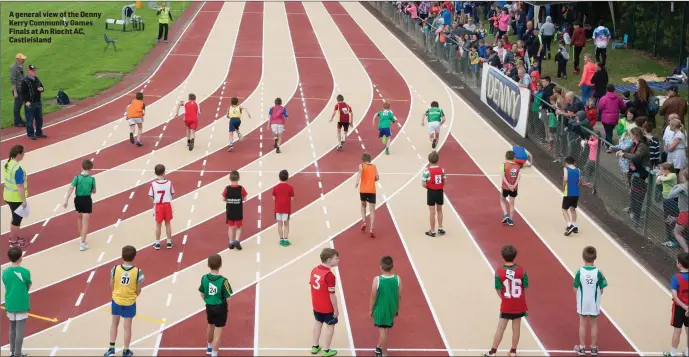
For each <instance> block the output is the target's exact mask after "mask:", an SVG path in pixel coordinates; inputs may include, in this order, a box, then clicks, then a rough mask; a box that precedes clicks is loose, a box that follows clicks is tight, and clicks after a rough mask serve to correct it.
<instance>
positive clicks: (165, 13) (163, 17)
mask: <svg viewBox="0 0 689 357" xmlns="http://www.w3.org/2000/svg"><path fill="white" fill-rule="evenodd" d="M158 23H161V24H169V23H170V9H168V8H167V7H166V8H164V9H160V15H158Z"/></svg>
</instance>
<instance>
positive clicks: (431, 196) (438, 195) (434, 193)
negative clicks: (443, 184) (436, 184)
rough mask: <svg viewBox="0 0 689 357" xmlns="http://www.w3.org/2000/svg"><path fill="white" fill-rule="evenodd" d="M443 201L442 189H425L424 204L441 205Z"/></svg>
mask: <svg viewBox="0 0 689 357" xmlns="http://www.w3.org/2000/svg"><path fill="white" fill-rule="evenodd" d="M443 203H445V195H444V193H443V190H431V189H426V204H427V205H429V206H442V205H443Z"/></svg>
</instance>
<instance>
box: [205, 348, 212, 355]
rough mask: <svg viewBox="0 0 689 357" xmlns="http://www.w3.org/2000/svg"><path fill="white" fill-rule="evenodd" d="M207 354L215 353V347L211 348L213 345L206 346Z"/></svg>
mask: <svg viewBox="0 0 689 357" xmlns="http://www.w3.org/2000/svg"><path fill="white" fill-rule="evenodd" d="M206 354H207V355H209V356H210V355H212V354H213V348H211V347H206Z"/></svg>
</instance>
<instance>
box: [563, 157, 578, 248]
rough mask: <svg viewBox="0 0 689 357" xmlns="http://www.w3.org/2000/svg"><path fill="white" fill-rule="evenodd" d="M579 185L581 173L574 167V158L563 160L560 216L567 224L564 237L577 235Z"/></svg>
mask: <svg viewBox="0 0 689 357" xmlns="http://www.w3.org/2000/svg"><path fill="white" fill-rule="evenodd" d="M580 184H581V172H580V171H579V168H577V167H576V166H574V158H573V157H571V156H568V157H566V158H565V168H564V169H563V177H562V187H563V191H562V194H563V197H562V215H563V216H564V217H565V222H567V228H566V229H565V235H566V236H568V235H570V234H572V233H579V227H577V203H578V202H579V194H580V192H579V185H580Z"/></svg>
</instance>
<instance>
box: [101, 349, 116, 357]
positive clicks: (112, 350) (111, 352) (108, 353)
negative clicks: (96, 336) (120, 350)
mask: <svg viewBox="0 0 689 357" xmlns="http://www.w3.org/2000/svg"><path fill="white" fill-rule="evenodd" d="M114 355H115V349H114V348H108V352H105V354H104V355H103V357H110V356H114Z"/></svg>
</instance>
